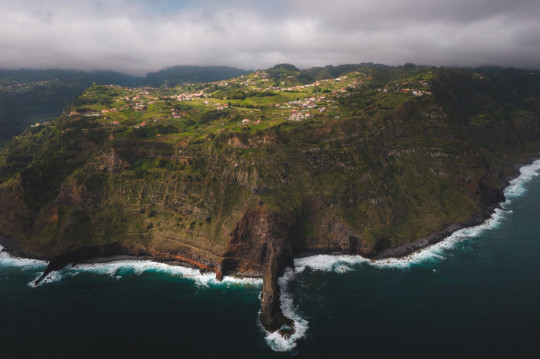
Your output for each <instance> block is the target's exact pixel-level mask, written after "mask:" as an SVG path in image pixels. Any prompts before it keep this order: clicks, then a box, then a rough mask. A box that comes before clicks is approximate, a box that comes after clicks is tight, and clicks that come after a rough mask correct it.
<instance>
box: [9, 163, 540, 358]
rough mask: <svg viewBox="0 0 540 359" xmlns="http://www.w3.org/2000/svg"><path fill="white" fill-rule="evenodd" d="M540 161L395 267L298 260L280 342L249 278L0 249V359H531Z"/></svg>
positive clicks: (539, 266)
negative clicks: (37, 257)
mask: <svg viewBox="0 0 540 359" xmlns="http://www.w3.org/2000/svg"><path fill="white" fill-rule="evenodd" d="M539 171H540V161H536V162H535V163H534V164H532V165H529V166H525V167H523V168H522V169H521V172H522V174H521V176H520V177H519V178H517V179H516V180H514V181H512V183H511V184H510V186H509V187H508V188H507V189H506V191H505V193H506V197H507V201H506V202H505V203H503V204H502V209H499V210H497V211H496V213H495V214H494V215H493V216H492V218H491V219H490V220H488V221H487V222H486V223H484V224H482V225H480V226H477V227H474V228H468V229H462V230H460V231H458V232H456V233H454V234H453V235H452V236H450V237H449V238H447V239H446V240H444V241H443V242H441V243H439V244H437V245H435V246H433V247H430V248H428V249H425V250H423V251H421V252H419V253H416V254H414V255H411V256H409V257H407V258H404V259H391V260H381V261H376V262H371V261H369V260H366V259H363V258H361V257H358V256H329V255H328V256H327V255H324V256H323V255H321V256H314V257H308V258H300V259H297V260H296V261H295V265H296V271H295V272H292V271H288V272H287V273H286V274H285V276H284V277H283V278H281V279H280V285H281V286H282V289H283V291H282V292H283V293H282V307H283V309H284V312H285V313H286V314H287V315H288V316H290V317H292V318H293V319H294V320H295V322H296V326H297V328H298V330H297V334H295V335H294V336H293V337H292V338H291V339H290V340H283V339H282V338H281V337H278V336H276V335H269V334H268V333H266V332H264V330H263V329H262V328H261V326H260V324H259V323H258V311H259V309H260V301H259V295H260V291H261V284H262V281H261V280H260V279H244V280H240V279H234V278H226V280H225V281H223V282H221V283H218V282H216V281H215V280H214V279H213V276H212V275H211V274H204V275H201V274H199V272H198V271H195V270H191V269H187V268H182V267H178V266H169V265H165V264H160V263H155V262H151V261H120V262H114V263H101V264H93V265H92V264H87V265H80V266H75V267H69V268H66V269H64V270H62V271H60V272H55V273H52V274H50V275H49V276H48V277H47V280H46V281H45V282H44V283H43V284H41V285H39V286H37V287H36V286H34V285H33V284H32V283H33V281H34V280H35V279H36V278H37V277H38V276H39V275H40V274H41V273H42V272H43V270H44V268H45V266H46V263H44V262H41V261H34V260H29V259H22V258H12V257H10V256H9V255H8V254H7V253H5V252H3V253H0V358H37V357H39V358H49V357H54V358H68V357H69V358H165V357H178V358H195V357H196V358H257V359H260V358H289V357H294V358H336V357H358V358H375V357H376V358H397V357H400V358H530V357H535V356H536V355H537V348H536V343H537V342H536V340H537V339H538V338H539V337H540V329H538V325H539V323H540V235H539V233H540V220H539V219H540V216H539V213H540V177H539V176H537V175H538V172H539Z"/></svg>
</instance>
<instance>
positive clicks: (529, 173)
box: [504, 160, 540, 204]
mask: <svg viewBox="0 0 540 359" xmlns="http://www.w3.org/2000/svg"><path fill="white" fill-rule="evenodd" d="M539 170H540V160H536V161H534V162H533V163H531V164H530V165H527V166H523V167H521V168H520V169H519V173H520V174H519V176H518V177H516V178H514V179H513V180H511V181H510V182H509V184H508V186H507V187H506V188H505V189H504V196H505V197H506V202H505V203H504V204H509V203H510V202H511V199H512V198H516V197H519V196H522V195H523V194H524V193H526V192H527V190H526V188H525V187H524V185H525V183H527V182H529V181H530V180H531V179H533V178H534V177H536V176H538V175H539V172H538V171H539Z"/></svg>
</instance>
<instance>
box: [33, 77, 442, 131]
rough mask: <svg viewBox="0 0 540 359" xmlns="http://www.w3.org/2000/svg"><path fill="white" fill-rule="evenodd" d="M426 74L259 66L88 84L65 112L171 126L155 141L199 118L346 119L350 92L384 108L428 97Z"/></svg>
mask: <svg viewBox="0 0 540 359" xmlns="http://www.w3.org/2000/svg"><path fill="white" fill-rule="evenodd" d="M428 78H429V76H426V78H419V79H414V78H412V79H404V80H401V81H392V82H388V83H386V84H381V85H379V86H377V85H378V84H379V83H377V82H376V81H375V79H374V77H373V76H371V75H370V74H366V73H362V72H359V71H353V72H351V73H348V74H343V75H340V76H338V77H335V78H331V79H321V80H317V81H314V82H311V83H307V84H302V83H298V80H296V79H295V78H294V77H293V76H286V77H284V78H283V79H279V80H274V79H271V78H270V76H269V74H268V72H267V71H266V70H260V71H256V72H253V73H251V74H247V75H242V76H240V77H237V78H233V79H229V80H226V81H216V82H211V83H206V84H184V85H180V86H176V87H174V88H163V87H162V88H152V87H139V88H127V87H121V86H115V85H105V86H94V87H92V88H90V89H89V92H88V97H99V98H102V100H101V101H100V102H99V103H96V104H93V105H85V106H81V107H79V108H74V109H72V110H71V112H70V113H69V116H70V117H89V118H95V119H96V120H97V121H99V122H100V123H101V124H102V125H103V126H109V127H114V128H117V129H118V130H119V131H125V130H127V129H129V128H131V129H133V130H140V129H142V128H145V127H149V126H151V125H153V124H161V125H162V126H173V127H174V128H176V129H177V131H178V134H176V135H174V134H168V135H166V136H161V134H160V133H158V134H157V135H158V137H161V139H160V140H162V141H165V140H167V138H168V139H170V140H173V139H174V138H177V137H182V136H186V135H187V134H189V133H193V131H195V132H198V131H202V130H203V128H202V127H201V125H200V124H199V121H200V120H199V119H200V118H202V117H203V116H206V117H205V118H208V119H210V120H211V119H214V118H215V119H219V121H216V122H215V123H214V122H209V123H208V122H207V120H205V122H204V127H208V126H217V128H230V129H234V128H240V127H243V128H245V127H253V128H254V129H256V128H259V129H260V128H265V127H269V126H275V125H277V124H279V123H282V122H284V121H285V122H304V121H308V120H309V121H322V120H325V119H330V118H332V119H335V120H336V119H340V118H342V117H343V118H346V116H347V111H346V110H345V108H343V107H342V106H340V105H339V104H340V101H342V100H343V99H345V101H346V99H347V98H348V97H350V96H351V95H352V94H355V96H358V95H361V94H363V93H365V94H366V95H365V96H371V97H373V96H375V97H374V98H375V99H377V101H379V102H381V104H382V106H383V107H384V106H387V105H384V104H385V103H391V104H392V103H395V102H396V101H397V100H399V102H397V103H401V102H403V101H407V98H409V97H408V96H410V97H422V96H426V95H430V94H431V91H430V85H429V81H428ZM239 94H240V95H241V96H239ZM212 111H215V113H213V112H212ZM206 113H208V115H205V114H206ZM219 113H221V114H219ZM45 125H48V124H47V123H42V124H39V123H37V124H35V125H33V127H38V126H45ZM118 130H117V131H118Z"/></svg>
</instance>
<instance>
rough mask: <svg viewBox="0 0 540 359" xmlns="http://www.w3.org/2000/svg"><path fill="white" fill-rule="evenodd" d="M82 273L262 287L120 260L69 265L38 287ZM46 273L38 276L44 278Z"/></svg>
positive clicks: (193, 271)
mask: <svg viewBox="0 0 540 359" xmlns="http://www.w3.org/2000/svg"><path fill="white" fill-rule="evenodd" d="M82 272H87V273H94V274H98V275H105V276H109V277H111V278H116V279H122V278H123V277H124V276H125V275H129V274H135V275H141V274H143V273H150V272H153V273H163V274H167V275H170V276H175V277H180V278H185V279H191V280H193V281H194V282H195V284H196V285H200V286H205V287H207V286H210V285H215V286H227V287H230V286H260V285H262V279H260V278H236V277H230V276H226V277H224V278H223V281H221V282H220V281H218V280H216V275H215V273H213V272H208V273H201V272H200V271H199V270H198V269H192V268H188V267H182V266H178V265H170V264H165V263H159V262H154V261H151V260H119V261H113V262H106V263H88V264H78V265H74V266H67V267H65V268H64V269H61V270H59V271H54V272H51V273H49V274H48V275H47V276H46V277H45V278H44V279H43V280H42V281H41V283H40V284H39V285H43V284H48V283H53V282H58V281H60V280H61V279H63V278H65V277H73V276H76V275H78V274H80V273H82ZM42 274H43V272H41V273H39V276H41V275H42ZM39 276H38V277H36V278H35V280H33V281H32V282H30V283H28V285H29V286H31V287H35V281H36V280H37V279H38V278H39Z"/></svg>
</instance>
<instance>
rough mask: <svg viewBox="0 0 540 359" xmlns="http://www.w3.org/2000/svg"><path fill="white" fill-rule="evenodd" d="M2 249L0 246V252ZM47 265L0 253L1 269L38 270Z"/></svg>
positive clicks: (4, 252) (35, 260) (38, 261)
mask: <svg viewBox="0 0 540 359" xmlns="http://www.w3.org/2000/svg"><path fill="white" fill-rule="evenodd" d="M3 249H4V247H2V246H0V251H2V250H3ZM46 265H47V262H45V261H40V260H37V259H29V258H20V257H14V256H11V255H10V254H9V253H7V252H6V251H3V252H0V266H2V267H20V268H22V269H30V268H40V267H44V266H46Z"/></svg>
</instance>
